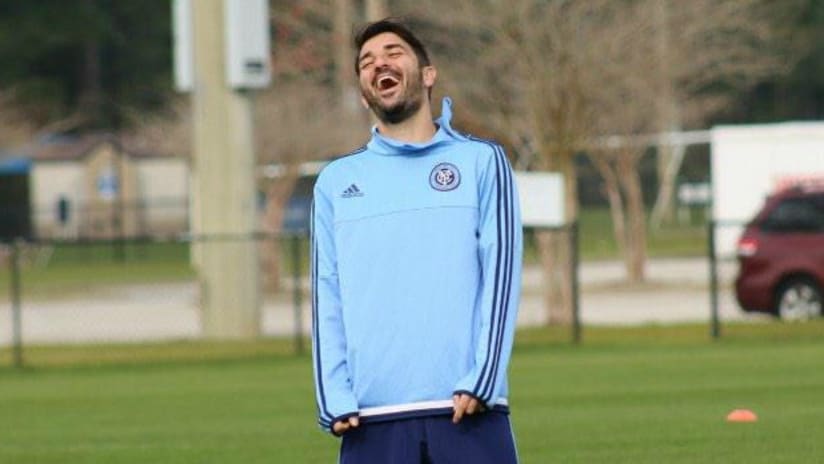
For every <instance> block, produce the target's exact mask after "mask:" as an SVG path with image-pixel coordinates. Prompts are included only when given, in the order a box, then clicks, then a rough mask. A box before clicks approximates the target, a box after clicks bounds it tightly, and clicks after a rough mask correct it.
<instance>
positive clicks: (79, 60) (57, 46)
mask: <svg viewBox="0 0 824 464" xmlns="http://www.w3.org/2000/svg"><path fill="white" fill-rule="evenodd" d="M171 53H172V51H171V6H170V4H169V1H168V0H140V1H138V0H127V1H113V0H82V1H71V2H66V1H62V0H38V1H35V2H21V1H17V0H2V1H0V62H2V63H3V66H2V67H0V86H2V87H3V88H5V89H6V90H11V91H13V92H14V95H15V96H16V98H17V101H18V103H20V104H21V105H23V106H24V107H26V108H27V109H28V110H29V112H30V113H31V114H33V115H36V116H37V117H38V119H40V120H41V122H45V121H48V120H53V119H57V118H61V117H66V116H68V115H71V114H75V113H78V112H80V113H83V116H85V117H86V119H87V120H88V121H89V125H90V126H91V127H102V128H112V127H117V126H118V125H120V124H122V123H123V122H124V121H125V120H126V117H127V115H128V113H129V112H130V111H134V110H147V109H154V108H158V107H159V106H161V105H163V104H164V103H165V100H166V98H167V94H168V92H169V90H170V89H171V67H172V61H171ZM84 99H85V100H84Z"/></svg>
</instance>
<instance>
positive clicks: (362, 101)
mask: <svg viewBox="0 0 824 464" xmlns="http://www.w3.org/2000/svg"><path fill="white" fill-rule="evenodd" d="M360 102H361V105H363V108H364V109H367V110H368V109H369V102H368V101H366V97H364V96H363V94H361V96H360Z"/></svg>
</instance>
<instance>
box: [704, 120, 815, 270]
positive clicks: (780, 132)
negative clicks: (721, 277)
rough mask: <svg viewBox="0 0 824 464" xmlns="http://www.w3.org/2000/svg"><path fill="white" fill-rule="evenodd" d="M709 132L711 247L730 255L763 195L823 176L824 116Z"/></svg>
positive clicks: (723, 128) (720, 254) (732, 253)
mask: <svg viewBox="0 0 824 464" xmlns="http://www.w3.org/2000/svg"><path fill="white" fill-rule="evenodd" d="M711 132H712V134H711V144H712V146H711V156H712V199H713V203H712V218H713V219H714V220H715V221H716V223H717V227H716V229H715V252H716V254H717V255H718V256H719V257H721V258H729V257H732V256H734V255H735V246H736V242H737V240H738V237H739V236H740V234H741V232H742V230H743V227H744V225H745V223H746V222H747V221H749V220H750V219H752V218H753V216H754V215H755V214H756V213H757V212H758V210H759V209H760V208H761V206H762V204H763V203H764V199H765V198H766V197H767V196H768V195H770V194H771V193H773V192H775V191H777V190H781V189H784V188H788V187H791V186H793V185H796V184H804V183H820V182H822V181H824V122H787V123H778V124H759V125H746V126H717V127H715V128H713V129H712V131H711Z"/></svg>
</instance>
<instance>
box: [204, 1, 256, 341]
mask: <svg viewBox="0 0 824 464" xmlns="http://www.w3.org/2000/svg"><path fill="white" fill-rule="evenodd" d="M191 8H192V33H193V34H192V38H193V44H194V47H193V48H194V74H193V87H192V100H193V101H192V103H193V104H192V108H193V124H194V157H193V165H194V166H193V167H194V171H195V175H194V176H193V182H194V185H193V192H192V193H193V195H195V196H196V197H197V200H196V201H195V205H196V207H195V208H194V210H193V211H192V214H195V215H196V217H194V218H193V226H194V233H195V240H197V241H198V245H197V247H195V248H196V250H197V262H198V266H197V270H198V275H199V283H200V295H201V309H202V313H201V317H202V319H201V320H202V324H203V333H204V335H205V336H206V337H208V338H216V339H237V338H252V337H256V336H258V335H259V334H260V283H259V273H260V269H259V265H258V258H257V252H256V247H257V243H256V242H255V237H254V232H255V230H256V229H257V228H256V224H257V214H256V202H255V182H254V166H255V157H254V138H253V118H252V97H251V94H250V93H249V92H248V91H244V90H235V89H233V88H231V87H230V86H229V85H228V84H227V82H226V68H225V67H226V57H225V55H226V52H225V50H226V47H225V45H226V44H225V40H226V38H225V31H224V27H225V24H226V21H225V18H224V14H225V10H224V0H196V1H192V2H191Z"/></svg>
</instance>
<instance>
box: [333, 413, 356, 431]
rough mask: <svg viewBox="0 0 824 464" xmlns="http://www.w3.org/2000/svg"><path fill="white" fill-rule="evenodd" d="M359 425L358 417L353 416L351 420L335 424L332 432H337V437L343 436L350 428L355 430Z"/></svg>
mask: <svg viewBox="0 0 824 464" xmlns="http://www.w3.org/2000/svg"><path fill="white" fill-rule="evenodd" d="M358 425H360V420H358V416H352V417H350V418H349V419H346V420H342V421H337V422H335V423H334V424H333V425H332V431H333V432H335V434H336V435H342V434H344V433H346V432H347V431H349V429H350V428H355V427H357V426H358Z"/></svg>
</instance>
